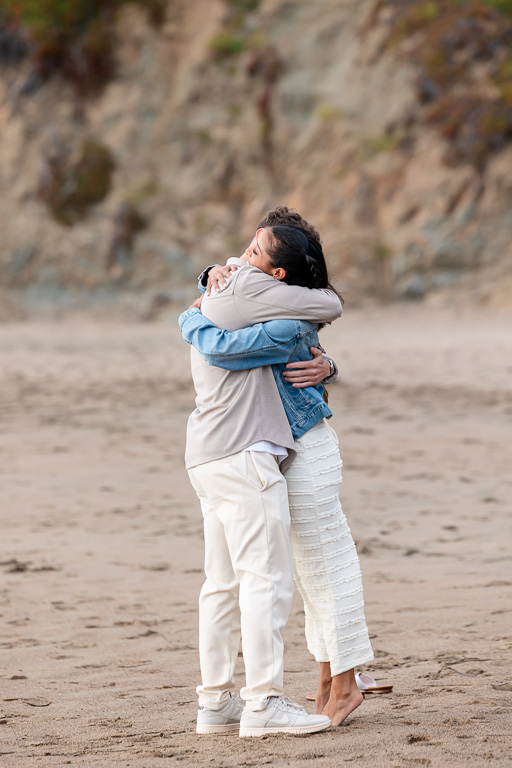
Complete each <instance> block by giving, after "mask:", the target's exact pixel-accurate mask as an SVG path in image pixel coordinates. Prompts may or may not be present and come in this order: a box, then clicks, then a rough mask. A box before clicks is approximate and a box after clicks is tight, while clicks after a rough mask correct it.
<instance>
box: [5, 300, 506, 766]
mask: <svg viewBox="0 0 512 768" xmlns="http://www.w3.org/2000/svg"><path fill="white" fill-rule="evenodd" d="M511 328H512V314H510V313H508V314H507V313H491V312H490V311H481V310H479V311H472V312H469V311H468V312H460V313H454V312H448V311H447V310H438V309H433V308H428V307H416V306H394V307H391V308H387V309H386V308H371V309H364V310H363V309H358V310H351V309H350V306H349V307H348V308H347V311H346V313H345V316H344V318H343V319H342V320H341V321H340V322H338V323H336V324H335V325H334V326H333V327H330V328H327V329H326V330H325V331H323V337H322V339H323V344H324V346H325V347H326V348H327V350H328V351H329V353H330V354H332V356H333V357H335V358H336V360H337V361H338V363H339V366H340V370H341V378H340V382H339V383H338V384H336V385H333V386H332V387H331V388H330V403H331V405H332V408H333V410H334V414H335V415H334V417H333V419H332V420H331V424H332V425H333V426H334V428H335V429H336V431H337V433H338V435H339V438H340V448H341V454H342V457H343V460H344V482H343V498H342V501H343V506H344V509H345V512H346V514H347V517H348V520H349V523H350V525H351V528H352V532H353V534H354V537H355V539H356V542H357V544H358V549H359V554H360V557H361V565H362V571H363V577H364V585H365V599H366V606H367V622H368V626H369V629H370V635H371V637H372V642H373V646H374V650H375V656H376V658H375V661H374V662H373V663H372V664H370V665H368V667H367V670H366V671H368V672H369V673H370V674H372V675H373V676H374V677H376V678H377V680H378V681H379V682H382V683H391V684H393V686H394V692H393V694H392V695H387V696H375V697H367V698H366V700H365V702H364V703H363V705H362V706H361V707H360V708H359V709H358V710H357V711H356V712H355V713H354V714H353V715H352V716H351V717H350V718H349V719H348V721H346V723H345V724H344V725H343V726H342V727H340V728H338V729H337V730H331V731H327V732H325V733H322V734H318V735H313V736H307V737H292V736H273V737H265V738H263V739H253V740H241V739H239V738H238V737H237V736H234V735H233V736H231V735H228V736H202V737H198V736H196V734H195V732H194V727H195V714H196V697H195V686H196V684H197V683H198V679H199V667H198V656H197V596H198V592H199V589H200V586H201V583H202V579H203V574H202V532H201V531H202V524H201V515H200V510H199V506H198V503H197V501H196V498H195V495H194V493H193V491H192V489H191V487H190V485H189V482H188V478H187V475H186V472H185V469H184V465H183V452H184V441H185V425H186V420H187V417H188V414H189V412H190V411H191V410H192V408H193V402H194V393H193V389H192V386H191V379H190V373H189V360H188V354H189V353H188V347H187V346H186V345H185V344H184V343H183V342H182V341H181V336H180V334H179V330H178V328H177V324H176V322H175V318H173V317H171V316H169V317H168V318H167V319H166V321H165V322H164V321H159V322H157V323H153V324H120V323H113V322H103V323H101V322H99V321H97V322H93V321H92V320H78V319H74V320H70V321H62V322H53V323H49V322H48V323H41V324H36V323H32V322H30V323H26V324H7V325H4V326H1V327H0V360H1V365H0V393H1V394H0V488H1V495H0V507H1V511H0V525H1V535H0V573H1V581H0V617H1V626H2V636H1V638H0V691H1V695H0V765H1V766H6V768H18V767H23V768H34V766H38V765H43V766H48V768H53V767H54V766H65V765H72V766H87V768H90V767H92V766H129V767H130V768H132V767H133V768H154V767H155V768H156V767H158V766H164V765H167V764H175V763H176V764H177V763H180V764H183V765H188V766H194V768H195V767H196V766H208V767H211V768H224V766H226V767H227V766H236V767H237V768H238V767H241V766H265V765H271V766H275V767H276V768H278V767H281V766H303V765H315V766H317V765H319V766H325V768H330V766H335V765H340V764H344V763H347V764H351V765H355V766H363V765H364V766H372V767H373V766H377V767H379V766H416V765H418V766H443V767H446V766H454V767H455V766H475V767H478V768H480V767H481V766H484V765H487V764H492V765H496V766H506V765H512V762H511V757H510V755H511V752H512V745H511V736H510V732H511V721H512V720H511V714H512V639H511V635H512V632H511V629H512V618H511V605H510V591H511V586H512V568H511V558H510V541H511V517H510V507H511V502H512V475H511V472H510V468H511V465H512V440H511V434H512V431H511V424H512V386H511V381H512V376H511V374H512V332H511ZM303 623H304V615H303V611H302V606H301V602H300V599H299V598H298V596H297V595H296V597H295V601H294V606H293V609H292V614H291V617H290V621H289V623H288V626H287V629H286V636H285V637H286V658H285V663H286V676H285V683H286V685H285V688H286V693H287V694H288V695H289V696H291V697H293V698H294V699H295V700H297V701H299V702H301V703H305V702H304V698H305V696H306V694H308V693H312V692H314V689H315V682H316V674H317V671H316V665H315V662H314V660H313V659H312V658H311V657H310V655H309V654H308V652H307V649H306V645H305V640H304V631H303ZM239 679H240V680H241V679H242V659H240V675H239ZM307 706H308V708H309V709H310V711H313V709H312V706H313V705H311V704H310V703H308V704H307Z"/></svg>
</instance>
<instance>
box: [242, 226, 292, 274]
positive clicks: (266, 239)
mask: <svg viewBox="0 0 512 768" xmlns="http://www.w3.org/2000/svg"><path fill="white" fill-rule="evenodd" d="M270 242H271V234H270V230H268V229H258V231H257V232H256V235H255V236H254V238H253V240H252V243H251V244H250V246H249V247H248V248H247V250H246V251H245V254H244V255H243V259H244V261H247V262H248V263H249V264H250V265H251V267H256V268H257V269H261V271H262V272H265V273H266V274H267V275H271V276H272V277H275V278H276V279H277V280H282V279H283V277H284V276H285V274H286V273H285V272H284V270H283V269H281V268H279V267H273V266H272V261H271V258H270V256H269V254H268V248H269V246H270Z"/></svg>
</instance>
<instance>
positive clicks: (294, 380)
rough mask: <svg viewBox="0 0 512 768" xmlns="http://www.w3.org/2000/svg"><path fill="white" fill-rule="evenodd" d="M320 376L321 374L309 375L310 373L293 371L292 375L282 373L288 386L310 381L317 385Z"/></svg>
mask: <svg viewBox="0 0 512 768" xmlns="http://www.w3.org/2000/svg"><path fill="white" fill-rule="evenodd" d="M321 375H322V374H318V373H311V371H295V372H294V373H287V372H286V371H285V372H284V373H283V377H284V379H285V381H287V382H289V383H290V384H298V383H302V382H304V381H312V382H314V383H315V384H318V382H319V381H321V379H320V378H319V376H321Z"/></svg>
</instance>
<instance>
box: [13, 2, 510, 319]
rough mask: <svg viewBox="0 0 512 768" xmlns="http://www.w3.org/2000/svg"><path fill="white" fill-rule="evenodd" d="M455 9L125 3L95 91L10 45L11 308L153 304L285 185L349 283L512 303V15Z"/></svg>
mask: <svg viewBox="0 0 512 768" xmlns="http://www.w3.org/2000/svg"><path fill="white" fill-rule="evenodd" d="M445 5H446V4H444V3H443V2H441V0H439V2H401V3H397V2H382V0H380V1H379V2H375V0H318V2H315V3H311V2H306V0H297V1H294V2H291V0H262V2H260V3H258V2H245V3H243V2H238V3H236V2H233V1H230V2H228V1H227V0H194V1H193V2H190V0H188V1H187V0H169V2H168V3H167V4H166V7H165V14H164V15H163V17H162V19H161V20H160V23H159V24H158V25H156V26H155V24H154V23H152V21H151V19H150V18H148V15H147V14H146V13H145V11H144V10H143V9H142V8H141V7H140V6H137V5H133V6H130V5H127V6H123V8H122V10H121V11H120V12H119V14H118V16H117V17H116V44H115V49H114V50H113V51H112V56H113V57H114V63H115V67H114V72H113V76H112V77H111V79H109V80H108V82H107V81H106V82H105V84H104V87H103V88H102V89H100V90H99V92H98V93H96V94H94V95H93V96H87V98H85V97H84V96H83V94H82V95H80V94H78V95H77V92H76V88H74V87H73V84H72V83H71V82H70V81H69V80H66V79H65V78H64V77H62V76H60V75H59V73H58V72H57V73H55V74H53V75H52V76H51V77H47V78H45V79H44V80H42V81H41V82H36V83H35V85H34V82H33V81H34V72H33V63H31V61H30V58H24V57H21V56H20V57H19V60H18V59H16V61H15V62H13V60H12V57H11V59H9V57H8V56H4V57H3V64H2V66H1V68H0V94H1V97H0V135H1V142H0V200H1V202H0V210H1V233H0V266H1V274H0V286H1V290H2V292H3V293H2V296H3V300H2V301H3V305H2V304H1V301H0V307H1V306H3V310H2V309H1V308H0V314H2V312H3V315H4V316H11V315H12V314H13V312H14V314H16V313H26V312H28V311H30V312H32V311H35V310H36V309H37V308H44V307H45V306H48V305H59V306H67V305H73V304H76V303H85V304H86V305H87V306H89V307H91V308H94V307H100V306H102V305H104V304H108V303H110V302H111V300H112V299H116V300H117V303H118V304H119V303H121V305H122V304H123V302H124V304H128V305H129V306H130V307H131V308H132V311H135V312H136V313H137V314H139V315H140V316H145V317H151V316H153V315H154V314H155V313H156V312H157V311H158V308H159V307H160V306H163V305H164V304H165V303H166V302H169V301H173V300H175V301H176V302H178V304H179V303H180V302H183V301H184V300H185V295H186V292H187V290H188V286H190V284H191V283H193V282H194V276H195V275H196V274H197V272H198V270H199V269H200V268H201V267H202V266H203V265H205V264H207V263H211V262H212V261H221V260H223V259H224V258H225V257H226V256H228V255H232V254H236V253H238V252H239V249H240V248H241V247H242V246H243V245H244V243H245V242H246V241H247V240H248V238H249V237H250V235H251V232H252V231H253V229H254V226H255V224H256V223H257V221H258V219H259V217H260V216H261V214H262V213H263V212H264V211H265V210H266V209H268V208H270V207H272V206H274V205H275V204H277V203H285V204H287V205H290V206H293V207H296V208H297V209H298V210H299V211H300V212H301V213H303V215H305V216H306V217H307V218H308V219H310V220H311V221H312V222H314V223H315V225H316V226H317V227H318V228H319V230H320V232H321V234H322V236H323V240H324V245H325V250H326V253H327V255H328V257H329V262H330V265H331V268H332V272H333V274H334V277H335V278H336V281H337V283H338V285H339V286H340V288H341V289H342V291H343V292H344V293H345V294H346V296H347V297H348V298H351V299H353V300H356V299H361V298H362V297H365V296H376V297H380V298H382V299H386V300H389V299H396V298H403V297H410V298H415V299H420V298H423V297H434V299H435V298H436V297H439V296H441V297H444V298H445V299H446V300H452V299H454V298H456V299H457V301H468V300H471V301H480V302H487V303H491V304H494V305H498V306H500V305H510V304H511V303H512V270H511V267H510V266H509V265H510V263H511V256H512V216H511V214H510V205H511V202H512V143H511V136H512V118H511V117H510V114H509V111H510V110H509V111H508V112H507V109H509V107H508V106H507V105H508V101H507V99H508V98H509V95H510V94H509V91H507V87H508V86H510V76H511V75H512V67H509V70H507V69H506V67H507V66H508V64H507V62H508V63H510V59H509V57H510V50H511V40H512V37H511V34H512V33H509V29H510V26H509V25H510V21H509V17H508V15H507V12H506V11H502V10H496V9H495V8H490V7H488V6H490V5H492V3H487V4H485V3H479V2H476V3H469V4H468V7H467V9H466V12H465V15H464V14H462V13H461V14H459V16H457V18H455V20H454V19H453V18H452V19H451V22H450V24H449V25H448V27H447V28H446V29H445V27H444V26H443V19H445V17H446V7H444V6H445ZM452 5H453V4H452ZM494 5H496V3H495V4H494ZM502 5H506V4H502ZM459 21H460V22H461V23H463V24H465V26H464V27H462V26H461V31H460V35H459V38H457V37H456V38H455V39H453V34H454V33H453V30H454V29H455V31H457V30H458V26H457V25H458V24H459ZM468 24H469V27H468ZM443 29H445V31H444V32H443ZM464 30H466V32H465V35H466V37H465V38H464V37H463V35H462V33H463V31H464ZM468 30H469V31H468ZM443 34H444V37H443ZM450 35H451V37H450ZM447 36H448V37H447ZM448 38H449V39H450V40H451V44H452V47H453V51H452V52H450V51H449V50H448V49H447V48H446V40H447V39H448ZM461 41H462V42H461ZM475 41H476V42H475ZM482 41H483V42H482ZM489 41H490V42H489ZM477 43H478V44H479V47H477V48H475V46H476V44H477ZM484 43H485V45H487V47H485V45H484ZM491 43H493V44H492V45H491ZM482 46H483V47H482ZM1 48H2V40H1V39H0V56H1ZM439 51H441V54H439ZM440 55H441V60H439V56H440ZM436 56H437V58H436ZM443 57H444V58H443ZM450 57H451V58H450ZM433 62H434V63H433ZM436 62H437V64H436V66H437V69H436V68H435V66H434V64H435V63H436ZM453 62H457V63H458V64H457V65H458V66H459V71H458V72H459V73H457V71H452V70H451V69H450V67H452V69H453V66H455V65H454V64H453ZM452 65H453V66H452ZM507 72H508V85H507V79H506V73H507ZM461 73H463V74H461ZM500 73H501V74H500ZM503 73H505V74H503ZM450 77H451V79H450ZM500 77H501V80H500V79H499V78H500ZM436 89H437V90H436ZM509 90H510V89H509ZM461 104H462V105H463V106H464V109H465V110H466V111H464V110H463V109H462V107H460V105H461ZM475 105H476V106H475ZM479 110H480V111H479ZM486 110H487V111H486ZM459 113H460V114H459ZM456 117H457V120H458V122H457V121H456V120H455V118H456ZM507 120H508V121H509V122H507ZM492 121H494V122H492ZM500 121H501V122H500ZM475 126H476V128H475ZM469 128H471V130H473V129H474V130H473V134H474V133H475V131H476V132H477V133H476V134H475V135H476V139H475V137H474V136H473V134H471V131H470V132H469V134H468V130H469ZM491 129H492V130H491ZM485 131H486V132H485ZM468 135H469V139H468ZM472 136H473V138H472V139H471V137H472ZM482 137H483V138H482ZM470 139H471V141H470ZM478 142H480V143H478ZM430 300H432V299H430ZM178 304H177V305H178Z"/></svg>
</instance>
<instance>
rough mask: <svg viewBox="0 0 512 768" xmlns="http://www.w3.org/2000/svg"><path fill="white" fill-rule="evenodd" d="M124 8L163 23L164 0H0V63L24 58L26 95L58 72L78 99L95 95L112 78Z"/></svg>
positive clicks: (156, 22) (157, 22)
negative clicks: (28, 67)
mask: <svg viewBox="0 0 512 768" xmlns="http://www.w3.org/2000/svg"><path fill="white" fill-rule="evenodd" d="M127 3H131V4H138V5H140V6H141V7H143V8H145V9H146V10H147V12H148V13H149V15H150V18H151V20H152V21H153V22H154V23H155V24H160V23H161V22H162V21H163V18H164V14H165V6H166V3H165V0H0V26H1V27H2V38H3V45H1V46H0V58H3V60H4V62H5V61H7V62H9V61H10V60H17V59H19V58H20V57H21V56H24V55H26V56H30V58H31V59H32V63H33V73H32V75H31V77H30V78H29V81H28V83H27V86H26V90H27V91H30V90H31V89H33V88H35V87H37V86H38V85H39V84H40V83H41V82H43V81H44V80H45V79H47V78H48V77H50V76H51V75H53V74H55V73H58V74H59V75H61V76H62V77H63V78H64V79H66V80H67V81H69V82H70V83H71V84H72V85H73V86H74V88H75V90H76V92H77V94H78V95H79V96H80V97H82V98H84V97H89V96H91V95H95V94H97V93H98V92H99V91H101V89H102V88H103V86H104V85H105V83H106V82H107V81H108V80H109V79H110V78H111V77H113V75H114V73H115V61H114V51H115V31H116V26H115V21H116V14H117V12H118V11H119V9H120V8H121V6H123V5H126V4H127Z"/></svg>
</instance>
